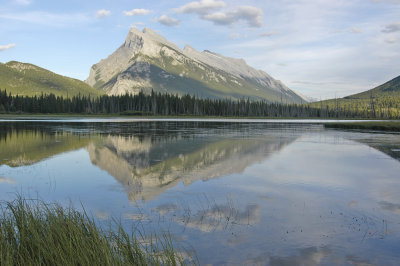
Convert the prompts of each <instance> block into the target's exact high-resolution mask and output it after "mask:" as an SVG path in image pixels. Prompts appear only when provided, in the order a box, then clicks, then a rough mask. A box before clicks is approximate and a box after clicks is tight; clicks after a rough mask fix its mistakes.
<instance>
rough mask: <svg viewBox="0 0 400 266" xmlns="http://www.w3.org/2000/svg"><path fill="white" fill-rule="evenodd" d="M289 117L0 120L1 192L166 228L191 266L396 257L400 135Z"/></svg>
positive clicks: (382, 261)
mask: <svg viewBox="0 0 400 266" xmlns="http://www.w3.org/2000/svg"><path fill="white" fill-rule="evenodd" d="M319 122H321V121H315V120H313V121H301V120H292V121H286V120H272V121H270V120H244V121H241V120H230V121H229V120H223V119H217V120H201V119H198V120H190V119H186V120H179V119H170V120H162V119H161V120H151V119H147V120H138V119H137V120H131V119H87V120H78V119H75V120H74V119H70V120H68V119H65V120H45V119H43V120H37V121H29V120H23V121H4V120H3V121H0V200H12V199H15V197H16V195H23V196H24V197H27V198H34V199H36V198H39V199H42V200H44V201H46V202H59V203H60V204H62V205H64V206H69V205H70V204H72V205H73V206H75V207H76V208H77V209H79V210H82V209H83V208H84V210H85V211H86V212H87V213H88V214H89V215H90V216H92V217H94V218H95V219H96V220H97V221H98V222H99V223H100V224H102V225H104V226H107V225H108V224H110V221H112V220H113V219H115V220H118V221H121V223H122V224H123V226H124V227H125V228H127V229H128V230H135V229H137V228H140V230H142V232H145V233H146V234H151V233H157V234H162V233H165V232H166V233H168V234H170V235H171V237H172V238H173V240H174V242H175V244H176V246H177V249H180V250H182V251H186V252H188V253H191V252H194V251H195V252H196V256H197V257H198V259H199V261H200V263H201V264H202V265H205V264H212V265H225V264H229V265H231V264H237V265H243V264H245V265H300V264H301V265H337V264H343V265H398V264H399V261H400V134H398V133H390V132H379V131H366V130H358V131H356V130H347V131H344V130H333V129H332V130H328V129H325V128H324V127H323V125H321V124H320V123H319Z"/></svg>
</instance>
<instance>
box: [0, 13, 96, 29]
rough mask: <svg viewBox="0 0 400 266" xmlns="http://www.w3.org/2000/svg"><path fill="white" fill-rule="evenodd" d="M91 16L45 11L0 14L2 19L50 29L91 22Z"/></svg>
mask: <svg viewBox="0 0 400 266" xmlns="http://www.w3.org/2000/svg"><path fill="white" fill-rule="evenodd" d="M90 17H91V16H88V15H86V14H82V13H71V14H65V13H64V14H63V13H49V12H43V11H29V12H20V13H0V18H2V19H6V20H15V21H20V22H26V23H31V24H39V25H43V26H48V27H71V26H75V25H77V24H81V23H86V22H88V21H91V18H90Z"/></svg>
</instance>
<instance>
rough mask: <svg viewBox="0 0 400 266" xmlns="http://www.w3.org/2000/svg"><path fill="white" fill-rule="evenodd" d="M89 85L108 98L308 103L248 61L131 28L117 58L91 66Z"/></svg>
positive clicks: (110, 57) (117, 53) (111, 56)
mask: <svg viewBox="0 0 400 266" xmlns="http://www.w3.org/2000/svg"><path fill="white" fill-rule="evenodd" d="M86 82H87V83H88V84H89V85H91V86H93V87H94V88H96V89H98V90H101V91H103V92H105V93H107V94H108V95H123V94H125V93H132V94H137V93H138V92H139V91H141V90H142V91H144V92H145V93H150V92H151V90H154V91H156V92H162V93H164V92H167V93H172V94H178V95H184V94H190V95H195V96H197V97H200V98H212V99H226V98H230V99H242V98H250V99H253V100H267V101H270V102H281V101H282V102H285V103H286V102H287V103H304V102H307V99H306V98H304V97H302V96H301V95H299V94H297V93H296V92H294V91H293V90H291V89H289V88H288V87H286V86H285V85H284V84H283V83H282V82H280V81H279V80H276V79H274V78H272V77H271V76H270V75H268V74H267V73H265V72H264V71H261V70H257V69H254V68H252V67H250V66H249V65H247V64H246V62H245V61H244V60H243V59H236V58H229V57H225V56H223V55H220V54H217V53H213V52H210V51H207V50H205V51H203V52H198V51H196V50H195V49H194V48H192V47H190V46H189V45H186V47H185V48H184V49H183V50H182V49H180V48H179V47H178V46H177V45H175V44H174V43H172V42H170V41H168V40H167V39H165V38H164V37H163V36H161V35H159V34H157V33H156V32H154V31H152V30H151V29H148V28H145V29H144V30H143V31H139V30H138V29H136V28H135V27H132V28H131V30H130V31H129V33H128V36H127V37H126V40H125V42H124V43H123V44H122V45H121V46H120V47H119V48H118V49H117V50H116V51H115V52H114V53H112V54H111V55H110V56H108V57H107V58H106V59H103V60H101V61H100V62H98V63H97V64H95V65H93V66H92V68H91V70H90V75H89V77H88V79H87V80H86Z"/></svg>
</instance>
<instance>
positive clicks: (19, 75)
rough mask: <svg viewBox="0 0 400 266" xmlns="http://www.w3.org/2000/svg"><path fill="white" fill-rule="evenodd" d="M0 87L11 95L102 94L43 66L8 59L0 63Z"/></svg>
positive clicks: (83, 83) (81, 82)
mask: <svg viewBox="0 0 400 266" xmlns="http://www.w3.org/2000/svg"><path fill="white" fill-rule="evenodd" d="M0 89H1V90H4V89H6V90H7V93H11V94H12V95H17V94H18V95H24V96H34V95H41V94H42V93H43V94H50V93H53V94H55V95H57V96H67V95H68V96H74V95H78V94H79V93H80V94H81V95H92V96H98V95H100V94H102V93H101V92H100V91H98V90H95V89H93V88H92V87H90V86H89V85H88V84H86V83H85V82H83V81H80V80H77V79H72V78H68V77H65V76H61V75H58V74H56V73H53V72H51V71H49V70H46V69H44V68H41V67H38V66H35V65H32V64H27V63H21V62H16V61H10V62H8V63H6V64H2V63H0Z"/></svg>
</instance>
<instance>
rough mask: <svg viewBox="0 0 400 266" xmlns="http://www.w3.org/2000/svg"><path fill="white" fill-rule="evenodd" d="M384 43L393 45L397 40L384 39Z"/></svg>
mask: <svg viewBox="0 0 400 266" xmlns="http://www.w3.org/2000/svg"><path fill="white" fill-rule="evenodd" d="M385 42H386V43H390V44H393V43H396V42H397V40H396V39H395V38H387V39H385Z"/></svg>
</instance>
